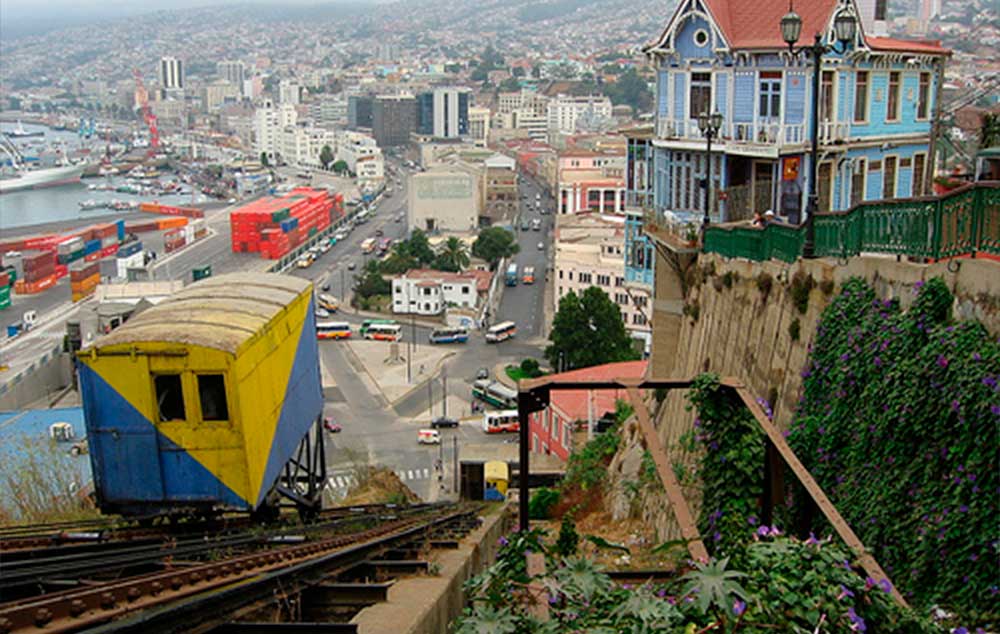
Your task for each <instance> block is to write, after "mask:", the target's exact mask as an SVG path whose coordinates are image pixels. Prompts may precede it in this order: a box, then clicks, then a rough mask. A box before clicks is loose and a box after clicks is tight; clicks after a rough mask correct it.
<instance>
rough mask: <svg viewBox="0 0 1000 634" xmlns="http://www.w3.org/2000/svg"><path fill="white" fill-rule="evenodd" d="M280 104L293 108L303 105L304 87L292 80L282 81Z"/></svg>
mask: <svg viewBox="0 0 1000 634" xmlns="http://www.w3.org/2000/svg"><path fill="white" fill-rule="evenodd" d="M278 103H289V104H292V105H293V106H297V105H299V104H300V103H302V86H300V85H299V84H298V83H297V82H294V81H292V80H291V79H282V80H281V81H280V82H279V83H278Z"/></svg>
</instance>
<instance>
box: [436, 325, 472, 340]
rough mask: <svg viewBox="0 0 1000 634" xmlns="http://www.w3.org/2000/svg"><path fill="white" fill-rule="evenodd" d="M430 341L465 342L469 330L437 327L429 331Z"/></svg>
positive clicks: (467, 338)
mask: <svg viewBox="0 0 1000 634" xmlns="http://www.w3.org/2000/svg"><path fill="white" fill-rule="evenodd" d="M429 339H430V342H431V343H465V342H466V341H468V340H469V331H468V330H466V329H465V328H438V329H437V330H435V331H433V332H431V335H430V337H429Z"/></svg>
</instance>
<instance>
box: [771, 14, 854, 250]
mask: <svg viewBox="0 0 1000 634" xmlns="http://www.w3.org/2000/svg"><path fill="white" fill-rule="evenodd" d="M833 32H834V35H836V37H837V43H836V44H834V45H826V44H823V37H822V35H820V34H819V33H816V35H815V40H814V42H813V43H812V44H809V45H803V46H799V47H796V46H795V44H796V43H797V42H798V41H799V36H800V35H801V34H802V18H801V17H799V14H798V13H796V12H795V10H794V9H793V8H792V7H791V6H789V11H788V13H786V14H785V16H784V17H783V18H781V39H783V40H784V41H785V44H787V45H788V51H789V52H790V53H791V54H792V55H799V54H802V53H804V54H806V55H809V56H811V57H812V61H813V90H812V121H811V125H810V141H811V142H812V149H811V151H810V154H809V196H808V198H807V202H806V240H805V244H803V245H802V256H803V257H806V258H811V257H814V254H815V248H816V239H815V238H816V230H815V225H814V224H813V216H814V215H815V214H816V211H817V210H818V209H819V194H818V193H817V183H816V179H817V176H818V174H819V164H818V163H819V91H820V74H821V73H822V63H823V55H824V54H825V53H829V52H835V53H839V54H844V53H846V52H847V50H848V48H849V47H850V45H851V44H852V43H853V42H854V38H855V36H856V35H857V32H858V20H857V18H856V17H855V16H854V14H853V13H849V12H847V11H843V10H841V11H840V12H839V13H838V14H837V15H836V17H834V19H833ZM838 45H839V47H838Z"/></svg>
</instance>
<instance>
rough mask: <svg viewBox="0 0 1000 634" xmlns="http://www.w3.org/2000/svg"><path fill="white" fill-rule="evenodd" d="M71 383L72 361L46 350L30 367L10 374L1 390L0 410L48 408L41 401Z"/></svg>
mask: <svg viewBox="0 0 1000 634" xmlns="http://www.w3.org/2000/svg"><path fill="white" fill-rule="evenodd" d="M72 382H73V361H72V359H71V358H70V356H69V355H68V354H65V353H63V352H56V351H55V348H54V349H53V352H49V353H46V354H44V355H42V357H41V358H39V360H38V361H36V362H35V363H34V364H33V365H32V366H31V367H30V368H28V369H27V370H24V371H22V372H21V375H20V376H18V377H12V378H11V379H10V380H8V381H7V382H6V383H4V384H3V386H2V389H0V411H10V410H16V409H23V408H25V407H29V406H38V407H47V406H48V403H42V401H43V400H44V399H46V398H48V397H50V396H52V395H54V394H55V393H56V392H58V391H59V390H61V389H62V388H64V387H67V386H68V385H70V384H71V383H72Z"/></svg>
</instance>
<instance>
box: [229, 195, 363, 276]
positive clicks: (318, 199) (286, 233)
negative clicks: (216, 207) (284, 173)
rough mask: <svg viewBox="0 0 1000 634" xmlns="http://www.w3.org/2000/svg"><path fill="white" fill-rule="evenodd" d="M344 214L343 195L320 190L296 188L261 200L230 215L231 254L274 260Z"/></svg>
mask: <svg viewBox="0 0 1000 634" xmlns="http://www.w3.org/2000/svg"><path fill="white" fill-rule="evenodd" d="M343 213H344V211H343V196H342V195H340V194H337V195H336V196H331V195H330V194H329V193H328V192H327V191H326V190H321V189H311V188H308V187H299V188H297V189H294V190H292V191H291V192H289V193H288V194H286V195H284V196H282V197H280V198H274V197H265V198H261V199H259V200H256V201H254V202H252V203H249V204H247V205H244V206H243V207H241V208H239V209H236V210H234V211H233V212H232V213H231V214H230V216H229V222H230V227H231V229H232V248H233V252H234V253H258V252H259V253H260V254H261V257H264V258H268V259H272V260H276V259H278V258H281V257H283V256H284V255H286V254H287V253H288V252H289V251H291V250H292V249H294V248H295V247H297V246H299V245H300V244H302V243H303V242H305V241H306V240H308V239H309V238H310V237H311V236H314V235H316V234H317V233H319V232H320V231H322V230H324V229H326V228H327V227H329V226H330V222H331V220H332V218H334V217H340V216H342V215H343Z"/></svg>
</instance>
